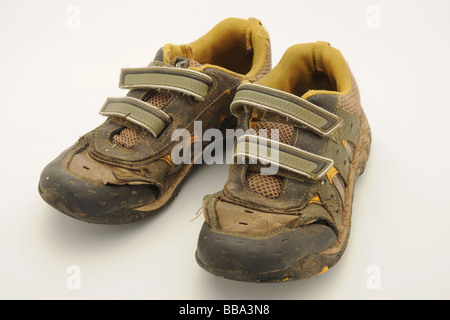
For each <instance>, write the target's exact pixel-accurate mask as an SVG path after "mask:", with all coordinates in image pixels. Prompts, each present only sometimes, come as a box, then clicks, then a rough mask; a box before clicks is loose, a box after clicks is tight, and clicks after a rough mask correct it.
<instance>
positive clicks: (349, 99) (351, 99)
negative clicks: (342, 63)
mask: <svg viewBox="0 0 450 320" xmlns="http://www.w3.org/2000/svg"><path fill="white" fill-rule="evenodd" d="M349 72H350V79H351V82H352V89H351V90H350V92H349V93H348V94H346V95H343V96H341V99H340V105H339V106H340V107H341V108H342V109H344V110H346V111H348V112H350V113H352V114H354V115H355V116H359V115H360V114H361V99H360V96H359V89H358V84H357V83H356V81H355V77H354V76H353V74H352V72H351V71H349Z"/></svg>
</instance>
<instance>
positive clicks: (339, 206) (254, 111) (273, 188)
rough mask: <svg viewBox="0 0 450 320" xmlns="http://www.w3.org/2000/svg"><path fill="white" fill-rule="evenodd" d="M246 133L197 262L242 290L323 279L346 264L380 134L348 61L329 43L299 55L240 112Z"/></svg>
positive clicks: (236, 107)
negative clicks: (359, 183)
mask: <svg viewBox="0 0 450 320" xmlns="http://www.w3.org/2000/svg"><path fill="white" fill-rule="evenodd" d="M230 109H231V111H232V112H233V114H234V115H235V116H236V117H237V118H238V119H239V122H238V123H239V128H241V129H243V131H244V132H245V133H244V134H243V135H241V136H240V137H238V138H237V139H236V143H235V148H234V160H235V162H234V164H232V165H230V170H229V176H228V179H227V181H226V183H225V186H224V188H223V190H222V191H220V192H218V193H216V194H213V195H207V196H205V197H204V200H203V212H204V216H205V224H204V226H203V228H202V230H201V231H200V234H199V238H198V246H197V252H196V256H197V261H198V263H199V265H200V266H202V267H203V268H204V269H205V270H207V271H209V272H211V273H213V274H215V275H218V276H222V277H226V278H229V279H233V280H240V281H253V282H279V281H289V280H299V279H304V278H308V277H311V276H313V275H317V274H321V273H323V272H325V271H327V270H329V269H330V268H331V267H332V266H334V265H335V264H336V263H337V262H338V261H339V260H340V259H341V257H342V256H343V253H344V251H345V249H346V246H347V242H348V240H349V235H350V226H351V215H352V203H353V199H354V190H355V183H356V180H357V178H358V177H359V176H360V175H361V174H362V173H363V172H364V169H365V165H366V162H367V160H368V158H369V152H370V145H371V133H370V127H369V124H368V121H367V118H366V116H365V114H364V112H363V110H362V107H361V103H360V96H359V91H358V86H357V84H356V81H355V78H354V77H353V75H352V72H351V71H350V69H349V67H348V64H347V62H346V60H345V59H344V57H343V55H342V53H341V52H340V51H339V50H337V49H335V48H333V47H332V46H331V45H330V44H328V43H324V42H316V43H307V44H299V45H294V46H292V47H290V48H289V49H288V50H287V51H286V52H285V54H284V55H283V57H282V59H281V60H280V62H279V63H278V64H277V66H275V67H274V68H273V69H272V70H271V71H270V72H269V73H268V74H267V75H266V76H265V77H263V78H262V79H260V80H259V81H257V82H254V83H250V82H243V83H242V84H241V85H240V86H239V87H238V89H237V92H236V95H235V97H234V99H233V102H232V103H231V106H230Z"/></svg>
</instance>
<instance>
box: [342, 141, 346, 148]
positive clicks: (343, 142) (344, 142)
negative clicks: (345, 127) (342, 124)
mask: <svg viewBox="0 0 450 320" xmlns="http://www.w3.org/2000/svg"><path fill="white" fill-rule="evenodd" d="M342 144H343V145H344V148H345V149H347V140H342Z"/></svg>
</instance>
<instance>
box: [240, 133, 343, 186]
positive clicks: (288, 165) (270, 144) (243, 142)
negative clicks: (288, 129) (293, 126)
mask: <svg viewBox="0 0 450 320" xmlns="http://www.w3.org/2000/svg"><path fill="white" fill-rule="evenodd" d="M234 156H235V157H236V158H238V160H239V159H242V158H249V159H253V160H259V161H260V162H261V163H262V164H267V163H270V164H273V165H276V166H279V167H280V168H283V169H285V170H288V171H289V172H293V173H296V174H299V175H301V176H303V177H307V178H310V179H312V180H318V179H320V178H321V177H322V176H323V175H325V174H326V173H327V172H328V170H330V169H331V168H332V167H333V165H334V161H333V160H332V159H328V158H324V157H321V156H318V155H315V154H312V153H310V152H307V151H305V150H301V149H298V148H295V147H293V146H290V145H287V144H284V143H281V142H278V141H274V140H270V139H266V138H263V137H260V136H256V135H248V134H246V135H243V136H241V137H240V138H239V139H238V140H237V143H236V146H235V150H234ZM241 161H242V160H241ZM274 174H279V173H274Z"/></svg>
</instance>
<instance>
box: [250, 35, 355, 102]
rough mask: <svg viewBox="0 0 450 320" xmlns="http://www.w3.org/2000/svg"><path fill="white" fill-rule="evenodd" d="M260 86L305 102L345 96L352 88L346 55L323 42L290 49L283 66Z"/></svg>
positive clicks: (297, 45)
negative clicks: (324, 96) (323, 95)
mask: <svg viewBox="0 0 450 320" xmlns="http://www.w3.org/2000/svg"><path fill="white" fill-rule="evenodd" d="M299 75H301V76H299ZM257 83H258V84H261V85H263V86H267V87H271V88H275V89H278V90H281V91H286V92H289V93H292V94H295V95H297V96H300V97H302V98H304V99H306V98H308V97H310V96H313V95H315V94H319V93H326V94H335V95H344V94H348V93H350V90H351V87H352V82H351V78H350V71H349V69H348V65H347V62H346V60H345V59H344V56H343V55H342V53H341V52H340V51H339V50H338V49H336V48H334V47H332V46H331V45H329V44H328V43H325V42H321V41H318V42H314V43H305V44H296V45H293V46H291V47H289V48H288V49H287V50H286V52H285V53H284V55H283V56H282V58H281V60H280V62H279V63H278V64H277V65H276V66H275V67H274V68H273V69H272V70H271V71H270V72H269V74H267V75H266V76H265V77H264V78H263V79H261V80H259V81H258V82H257Z"/></svg>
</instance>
